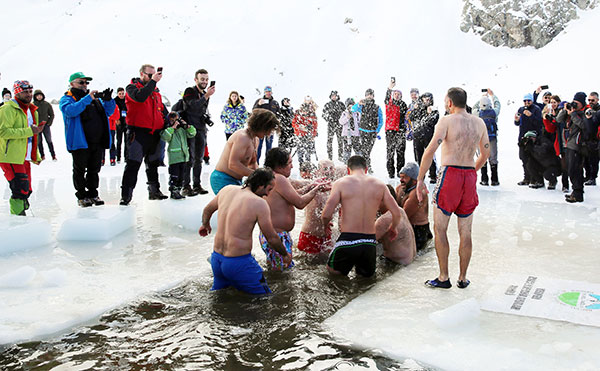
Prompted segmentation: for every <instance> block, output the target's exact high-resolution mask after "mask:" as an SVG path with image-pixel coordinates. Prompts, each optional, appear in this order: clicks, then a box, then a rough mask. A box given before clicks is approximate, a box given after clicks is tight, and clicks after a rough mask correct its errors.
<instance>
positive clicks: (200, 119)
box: [182, 85, 212, 131]
mask: <svg viewBox="0 0 600 371" xmlns="http://www.w3.org/2000/svg"><path fill="white" fill-rule="evenodd" d="M205 94H206V92H204V91H200V89H198V86H197V85H194V86H192V87H189V88H187V89H185V91H184V92H183V112H184V114H183V115H182V117H184V119H185V120H186V122H187V123H188V124H190V125H193V126H194V127H195V128H196V131H198V130H200V131H206V125H207V122H208V120H209V119H210V114H209V112H208V103H209V102H210V98H206V95H205ZM211 125H212V124H211Z"/></svg>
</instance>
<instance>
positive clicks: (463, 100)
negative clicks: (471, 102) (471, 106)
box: [447, 88, 467, 108]
mask: <svg viewBox="0 0 600 371" xmlns="http://www.w3.org/2000/svg"><path fill="white" fill-rule="evenodd" d="M447 94H448V99H450V100H451V101H452V104H453V105H455V106H456V107H458V108H465V107H466V106H467V92H466V91H464V90H463V89H461V88H450V89H448V93H447Z"/></svg>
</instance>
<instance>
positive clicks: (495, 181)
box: [492, 180, 500, 187]
mask: <svg viewBox="0 0 600 371" xmlns="http://www.w3.org/2000/svg"><path fill="white" fill-rule="evenodd" d="M492 185H493V186H494V187H495V186H499V185H500V182H499V181H497V180H492Z"/></svg>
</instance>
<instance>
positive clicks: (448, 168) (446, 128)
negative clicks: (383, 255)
mask: <svg viewBox="0 0 600 371" xmlns="http://www.w3.org/2000/svg"><path fill="white" fill-rule="evenodd" d="M445 104H446V112H450V115H448V116H444V117H442V118H441V119H440V120H439V121H438V124H437V125H436V126H435V132H434V134H433V139H432V140H431V143H429V145H428V146H427V149H426V150H425V153H424V154H423V158H422V159H421V169H420V171H419V176H418V178H417V198H418V199H419V202H422V201H423V196H424V194H425V193H427V188H426V187H425V183H423V179H424V178H425V174H426V173H427V169H428V168H429V165H430V164H431V160H432V159H433V155H434V154H435V151H436V150H437V148H438V147H439V146H440V144H441V145H442V167H441V168H440V170H439V173H438V178H437V185H436V186H435V190H434V192H433V198H434V203H435V204H436V205H437V208H436V209H435V210H434V212H433V228H434V232H435V251H436V254H437V257H438V264H439V266H440V274H439V276H438V277H437V278H435V279H432V280H428V281H426V282H425V284H426V285H427V286H430V287H437V288H444V289H449V288H450V287H452V284H451V283H450V279H449V278H448V253H449V251H450V246H449V244H448V236H447V234H446V233H447V231H448V222H449V221H450V216H451V215H452V213H455V214H456V216H457V217H458V234H459V237H460V246H459V249H458V255H459V257H460V274H459V276H458V282H457V283H456V284H457V286H458V287H459V288H461V289H464V288H466V287H467V286H468V285H469V283H470V281H469V280H468V279H467V268H468V267H469V261H470V260H471V250H472V241H471V227H472V225H473V211H475V208H476V207H477V205H478V204H479V198H478V197H477V186H476V183H477V172H478V171H479V169H481V167H482V166H483V165H484V164H485V162H486V161H487V159H488V157H489V155H490V142H489V139H488V135H487V129H486V126H485V123H484V122H483V120H481V119H480V118H479V117H476V116H473V115H470V114H468V113H467V112H466V111H465V106H466V104H467V93H466V92H465V91H464V90H463V89H461V88H450V89H449V90H448V93H447V94H446V98H445ZM477 147H479V151H480V155H479V157H477V161H473V158H474V156H475V150H476V149H477Z"/></svg>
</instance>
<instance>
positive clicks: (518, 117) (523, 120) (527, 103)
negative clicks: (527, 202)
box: [515, 93, 544, 186]
mask: <svg viewBox="0 0 600 371" xmlns="http://www.w3.org/2000/svg"><path fill="white" fill-rule="evenodd" d="M543 124H544V123H543V121H542V110H541V109H540V108H539V107H538V106H536V105H535V104H533V95H532V94H531V93H527V94H525V96H524V97H523V107H521V108H519V110H518V111H517V113H516V114H515V125H516V126H518V127H519V138H518V140H517V145H518V143H521V139H523V136H524V135H525V133H527V132H528V131H535V133H536V135H538V136H539V135H541V134H542V126H543ZM519 158H520V159H521V162H522V163H523V174H524V176H523V180H521V181H520V182H518V183H517V184H518V185H520V186H526V185H529V182H531V174H529V171H528V170H527V162H528V161H529V155H528V154H527V153H526V152H525V151H524V150H523V148H522V147H519Z"/></svg>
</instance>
